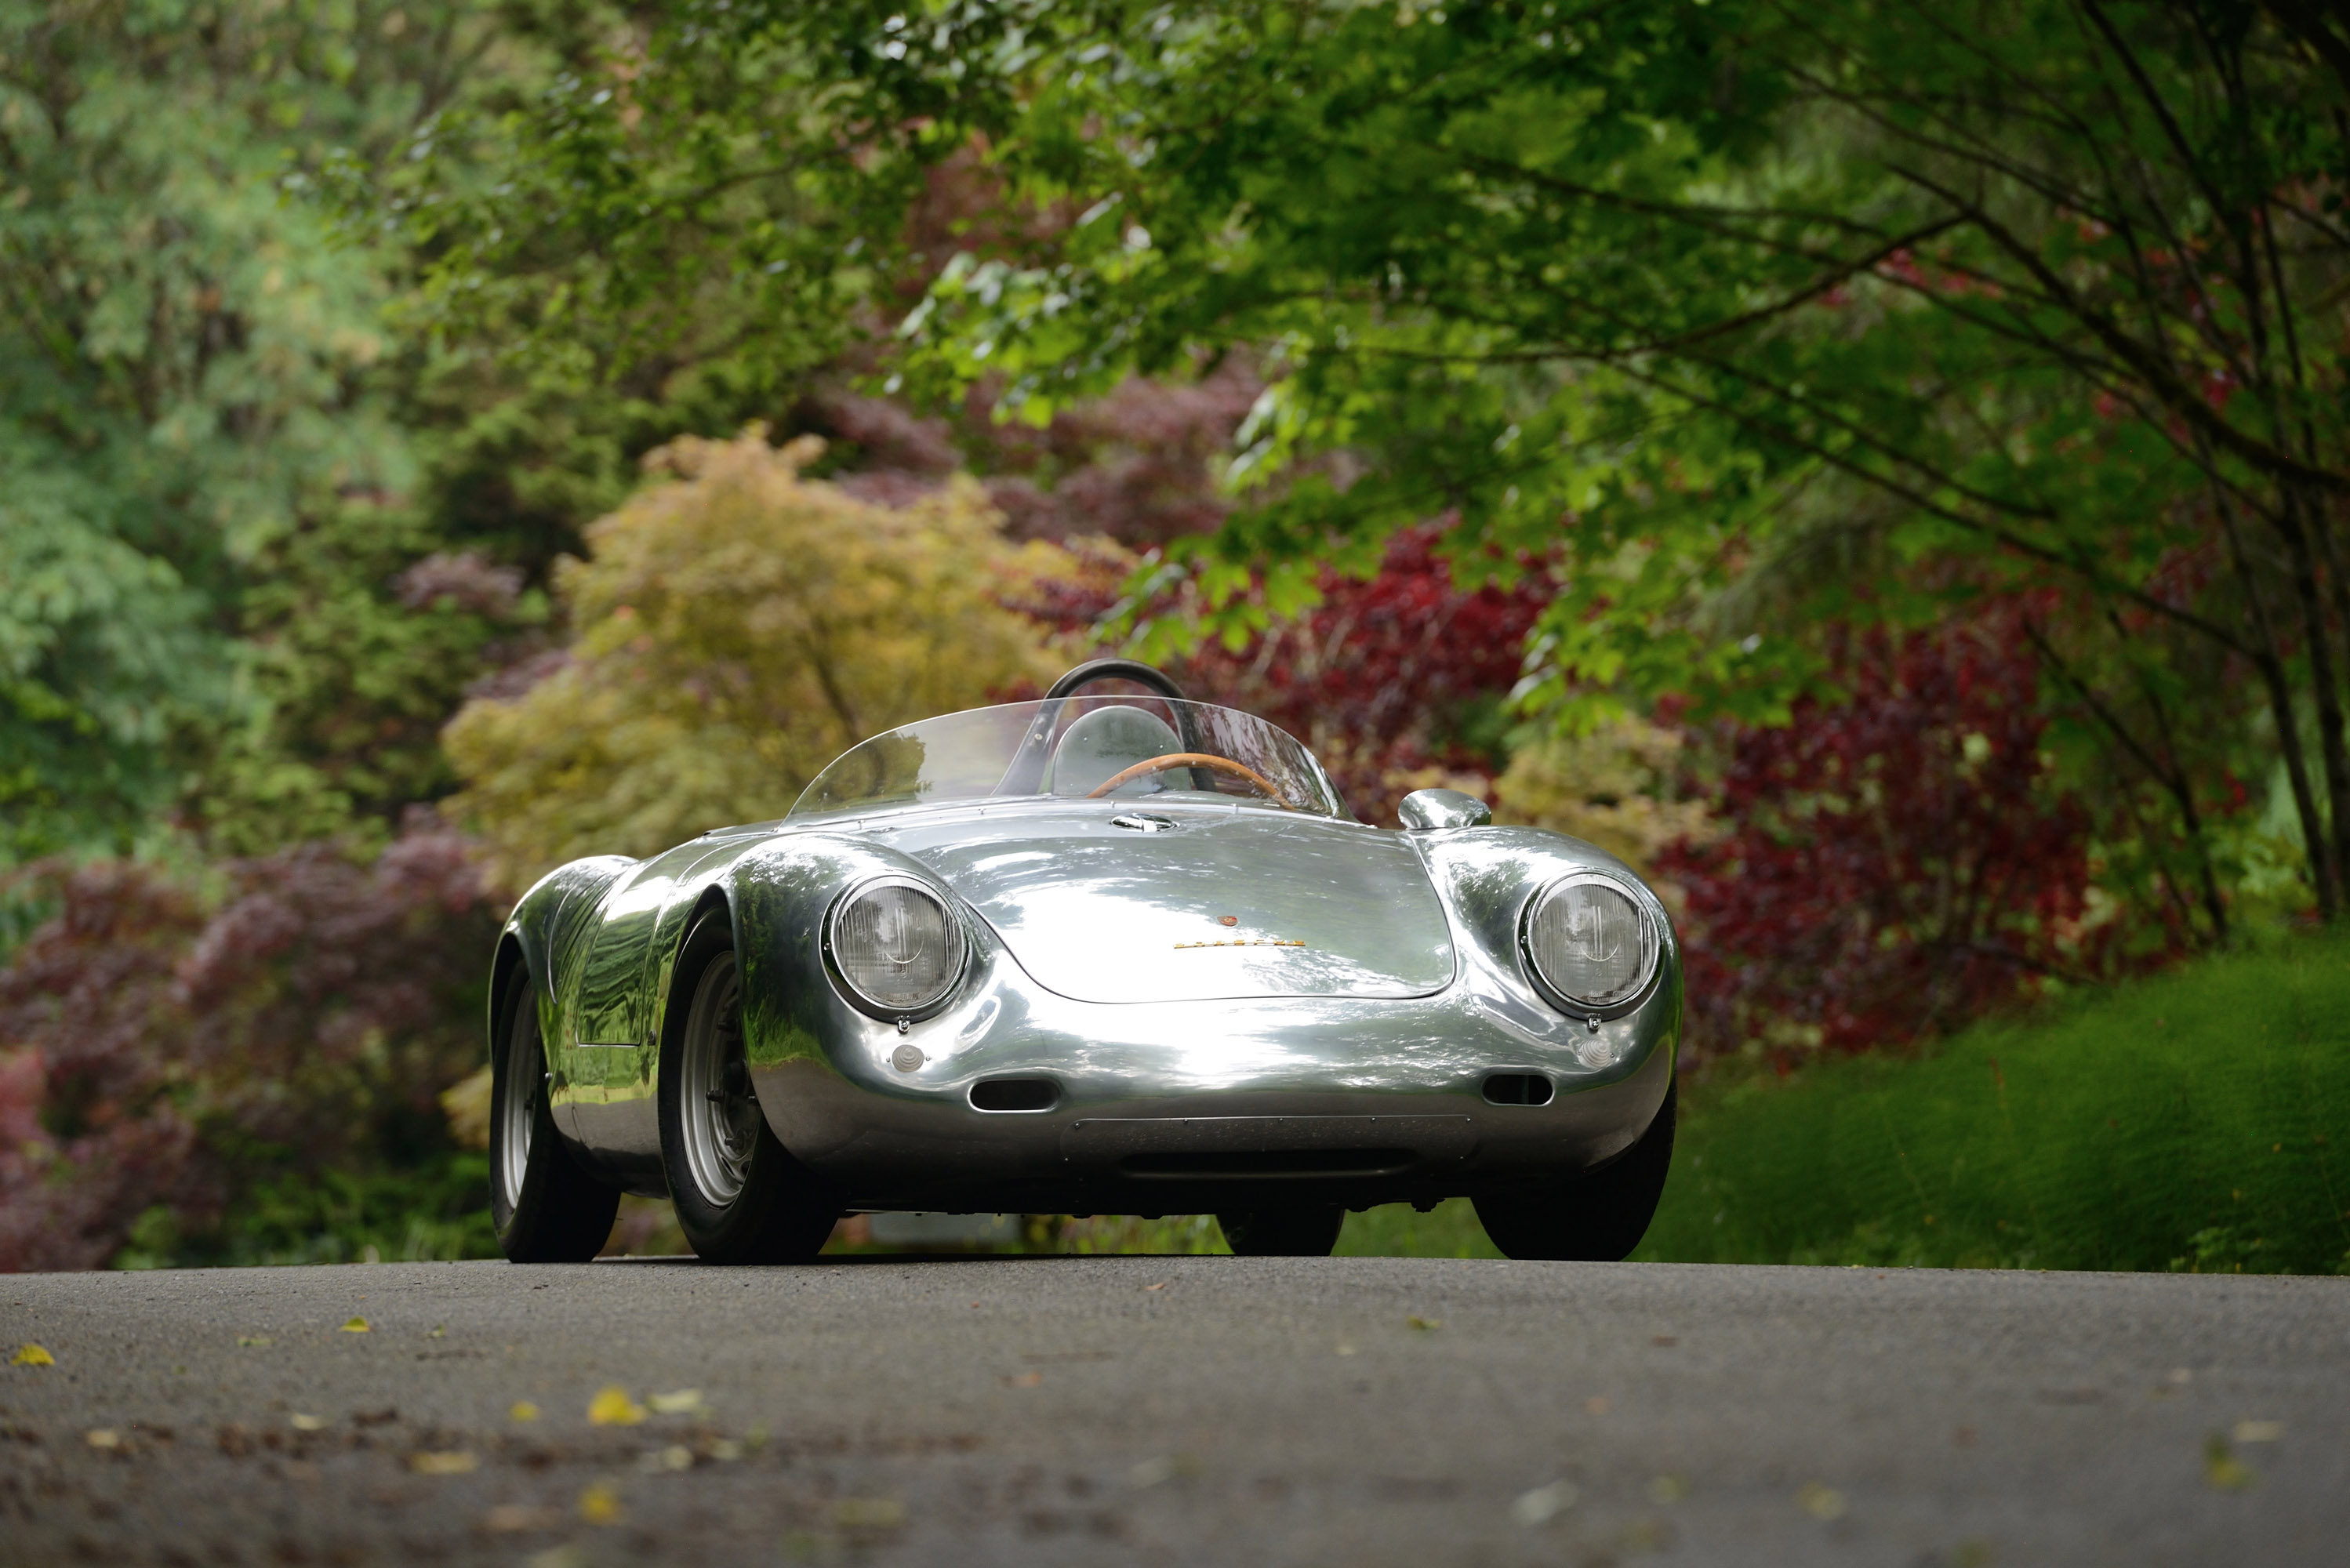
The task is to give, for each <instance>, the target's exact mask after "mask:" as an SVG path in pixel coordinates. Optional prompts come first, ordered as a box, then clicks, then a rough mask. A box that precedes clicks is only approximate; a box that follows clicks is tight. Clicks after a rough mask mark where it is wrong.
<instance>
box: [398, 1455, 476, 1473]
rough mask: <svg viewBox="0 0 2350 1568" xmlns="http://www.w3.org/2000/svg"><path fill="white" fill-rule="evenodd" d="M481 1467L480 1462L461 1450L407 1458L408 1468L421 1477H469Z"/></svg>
mask: <svg viewBox="0 0 2350 1568" xmlns="http://www.w3.org/2000/svg"><path fill="white" fill-rule="evenodd" d="M481 1467H482V1461H481V1460H480V1459H478V1458H476V1457H475V1456H473V1454H471V1453H468V1452H467V1451H466V1450H464V1449H447V1450H444V1451H442V1452H439V1453H432V1452H426V1453H421V1454H411V1455H409V1456H408V1468H409V1469H412V1470H414V1471H415V1472H416V1473H417V1474H418V1475H421V1476H462V1475H470V1474H472V1473H473V1471H475V1470H477V1469H481Z"/></svg>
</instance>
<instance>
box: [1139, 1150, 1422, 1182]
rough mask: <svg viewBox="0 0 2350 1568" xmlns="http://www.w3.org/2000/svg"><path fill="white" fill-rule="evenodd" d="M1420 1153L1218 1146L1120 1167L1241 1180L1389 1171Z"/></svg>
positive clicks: (1159, 1175) (1155, 1174) (1164, 1175)
mask: <svg viewBox="0 0 2350 1568" xmlns="http://www.w3.org/2000/svg"><path fill="white" fill-rule="evenodd" d="M1418 1162H1419V1156H1418V1155H1417V1154H1415V1153H1413V1152H1412V1151H1411V1150H1410V1149H1408V1148H1268V1149H1216V1150H1199V1151H1185V1152H1180V1153H1167V1154H1135V1155H1128V1157H1127V1158H1124V1159H1122V1160H1120V1161H1118V1169H1119V1170H1121V1171H1123V1172H1124V1173H1125V1174H1127V1175H1128V1176H1139V1177H1145V1178H1155V1179H1160V1180H1164V1179H1169V1178H1170V1177H1193V1178H1209V1179H1217V1180H1225V1181H1232V1180H1241V1179H1248V1178H1251V1177H1255V1178H1260V1179H1263V1178H1291V1177H1301V1176H1391V1175H1393V1174H1395V1173H1396V1172H1397V1171H1399V1170H1406V1169H1409V1168H1410V1167H1412V1166H1413V1165H1415V1164H1417V1163H1418Z"/></svg>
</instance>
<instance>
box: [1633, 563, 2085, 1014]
mask: <svg viewBox="0 0 2350 1568" xmlns="http://www.w3.org/2000/svg"><path fill="white" fill-rule="evenodd" d="M2015 613H2016V612H2015V611H2014V610H2013V609H2012V608H2009V607H2003V608H1994V609H1990V610H1986V611H1983V612H1981V613H1978V614H1976V615H1973V616H1971V617H1969V618H1961V619H1953V620H1951V621H1950V622H1948V623H1946V624H1945V625H1943V626H1941V627H1939V628H1935V629H1933V630H1930V631H1918V632H1907V633H1900V632H1892V631H1887V630H1883V629H1870V630H1866V631H1849V630H1847V631H1844V632H1841V633H1838V634H1835V637H1834V638H1833V641H1832V653H1833V659H1832V669H1831V674H1832V676H1833V678H1834V680H1835V682H1836V683H1837V684H1838V685H1839V686H1841V687H1842V688H1843V689H1844V690H1845V691H1847V692H1848V693H1849V697H1848V699H1847V700H1846V701H1839V702H1834V703H1827V702H1822V701H1814V700H1805V701H1802V702H1799V703H1798V704H1797V705H1796V707H1795V711H1794V721H1793V722H1791V723H1789V724H1787V725H1785V726H1783V727H1779V728H1767V729H1766V728H1744V727H1741V728H1737V729H1734V730H1732V731H1731V732H1728V734H1727V735H1726V736H1725V737H1724V739H1725V741H1726V752H1727V767H1726V770H1725V772H1724V774H1723V776H1722V779H1721V785H1720V791H1719V797H1718V799H1717V800H1716V802H1715V804H1714V813H1715V816H1716V818H1717V820H1718V821H1721V822H1722V823H1724V824H1726V825H1728V829H1729V830H1728V832H1727V833H1725V834H1724V835H1723V836H1721V837H1719V838H1716V839H1714V840H1712V841H1711V842H1709V843H1706V844H1703V845H1694V844H1687V843H1684V844H1682V845H1679V846H1674V847H1672V848H1670V849H1669V850H1668V851H1667V853H1666V855H1665V856H1664V857H1663V863H1662V864H1661V865H1660V867H1659V870H1660V871H1661V872H1662V873H1663V874H1664V875H1665V876H1666V877H1669V878H1670V879H1671V880H1672V881H1673V882H1675V883H1677V884H1678V885H1679V887H1680V888H1682V889H1683V891H1684V892H1685V893H1686V895H1687V900H1688V901H1687V906H1686V911H1687V914H1686V921H1685V929H1684V932H1683V937H1684V941H1683V947H1684V950H1685V952H1686V954H1687V971H1688V985H1689V1004H1690V1025H1691V1028H1690V1034H1691V1038H1692V1042H1693V1044H1696V1046H1697V1047H1698V1049H1700V1051H1704V1052H1721V1051H1726V1050H1731V1049H1736V1048H1738V1047H1740V1046H1742V1045H1745V1044H1749V1043H1750V1042H1752V1043H1757V1044H1759V1045H1760V1046H1761V1047H1763V1048H1764V1049H1767V1050H1773V1051H1782V1052H1788V1053H1793V1052H1795V1051H1800V1050H1802V1049H1804V1048H1809V1047H1814V1046H1818V1047H1825V1048H1828V1049H1832V1050H1843V1051H1850V1050H1858V1049H1862V1048H1866V1047H1868V1046H1873V1045H1883V1044H1903V1043H1906V1042H1908V1041H1910V1040H1912V1039H1915V1038H1917V1037H1918V1036H1919V1035H1920V1034H1922V1033H1930V1032H1934V1031H1939V1030H1944V1029H1948V1028H1950V1026H1952V1025H1954V1024H1956V1023H1961V1022H1963V1021H1965V1020H1967V1019H1969V1018H1971V1017H1974V1016H1976V1015H1978V1014H1980V1013H1981V1012H1986V1011H1988V1010H1990V1009H1991V1008H1992V1007H1995V1006H1997V1005H1999V1004H2001V1003H2002V1002H2012V1001H2014V1000H2016V999H2018V998H2021V997H2023V996H2027V995H2029V994H2031V993H2032V992H2033V991H2034V990H2035V989H2036V988H2037V987H2038V986H2039V985H2040V983H2041V982H2042V981H2043V980H2044V979H2045V978H2046V977H2047V976H2049V975H2052V974H2063V973H2066V972H2072V971H2081V970H2084V969H2087V968H2093V967H2094V966H2095V961H2096V958H2097V954H2098V951H2099V950H2100V948H2101V946H2102V944H2103V942H2104V940H2105V939H2106V936H2107V935H2108V934H2109V928H2107V929H2092V924H2093V923H2091V922H2086V921H2085V915H2086V914H2087V913H2088V901H2087V895H2088V889H2089V885H2090V872H2091V867H2090V860H2089V850H2090V828H2091V824H2090V819H2089V815H2088V813H2087V812H2086V811H2085V809H2084V808H2083V807H2082V805H2080V803H2079V802H2078V801H2077V800H2075V799H2074V798H2072V797H2071V796H2069V795H2067V794H2064V793H2063V792H2062V791H2060V790H2058V789H2057V788H2055V787H2054V784H2053V782H2052V780H2051V779H2050V778H2049V776H2048V774H2047V771H2046V768H2045V765H2044V763H2043V759H2042V751H2041V746H2040V740H2041V733H2042V731H2043V729H2044V728H2045V726H2046V723H2047V721H2046V719H2045V718H2044V717H2043V713H2042V711H2041V709H2040V706H2039V703H2038V690H2037V674H2036V670H2035V667H2034V664H2033V658H2032V654H2031V651H2030V648H2029V645H2028V643H2027V642H2026V640H2025V639H2024V638H2023V637H2022V635H2021V632H2020V629H2019V628H2018V627H2017V625H2016V624H2015Z"/></svg>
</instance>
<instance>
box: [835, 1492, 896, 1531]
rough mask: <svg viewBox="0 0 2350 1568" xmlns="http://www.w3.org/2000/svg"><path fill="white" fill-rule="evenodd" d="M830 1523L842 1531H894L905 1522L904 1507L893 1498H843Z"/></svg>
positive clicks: (837, 1505) (836, 1505)
mask: <svg viewBox="0 0 2350 1568" xmlns="http://www.w3.org/2000/svg"><path fill="white" fill-rule="evenodd" d="M832 1521H833V1523H835V1524H837V1525H838V1526H839V1527H840V1528H841V1529H843V1530H896V1529H898V1528H899V1526H900V1525H903V1524H904V1523H905V1522H906V1505H905V1504H904V1503H902V1502H899V1501H898V1500H897V1499H896V1498H893V1497H851V1498H843V1499H842V1500H841V1501H839V1502H837V1503H835V1504H834V1505H833V1509H832Z"/></svg>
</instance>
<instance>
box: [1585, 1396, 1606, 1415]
mask: <svg viewBox="0 0 2350 1568" xmlns="http://www.w3.org/2000/svg"><path fill="white" fill-rule="evenodd" d="M1583 1407H1584V1408H1585V1409H1586V1410H1588V1411H1590V1412H1591V1413H1592V1414H1593V1415H1595V1416H1605V1415H1606V1414H1607V1395H1605V1394H1594V1395H1593V1396H1592V1397H1590V1398H1588V1399H1586V1400H1585V1401H1584V1402H1583Z"/></svg>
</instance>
